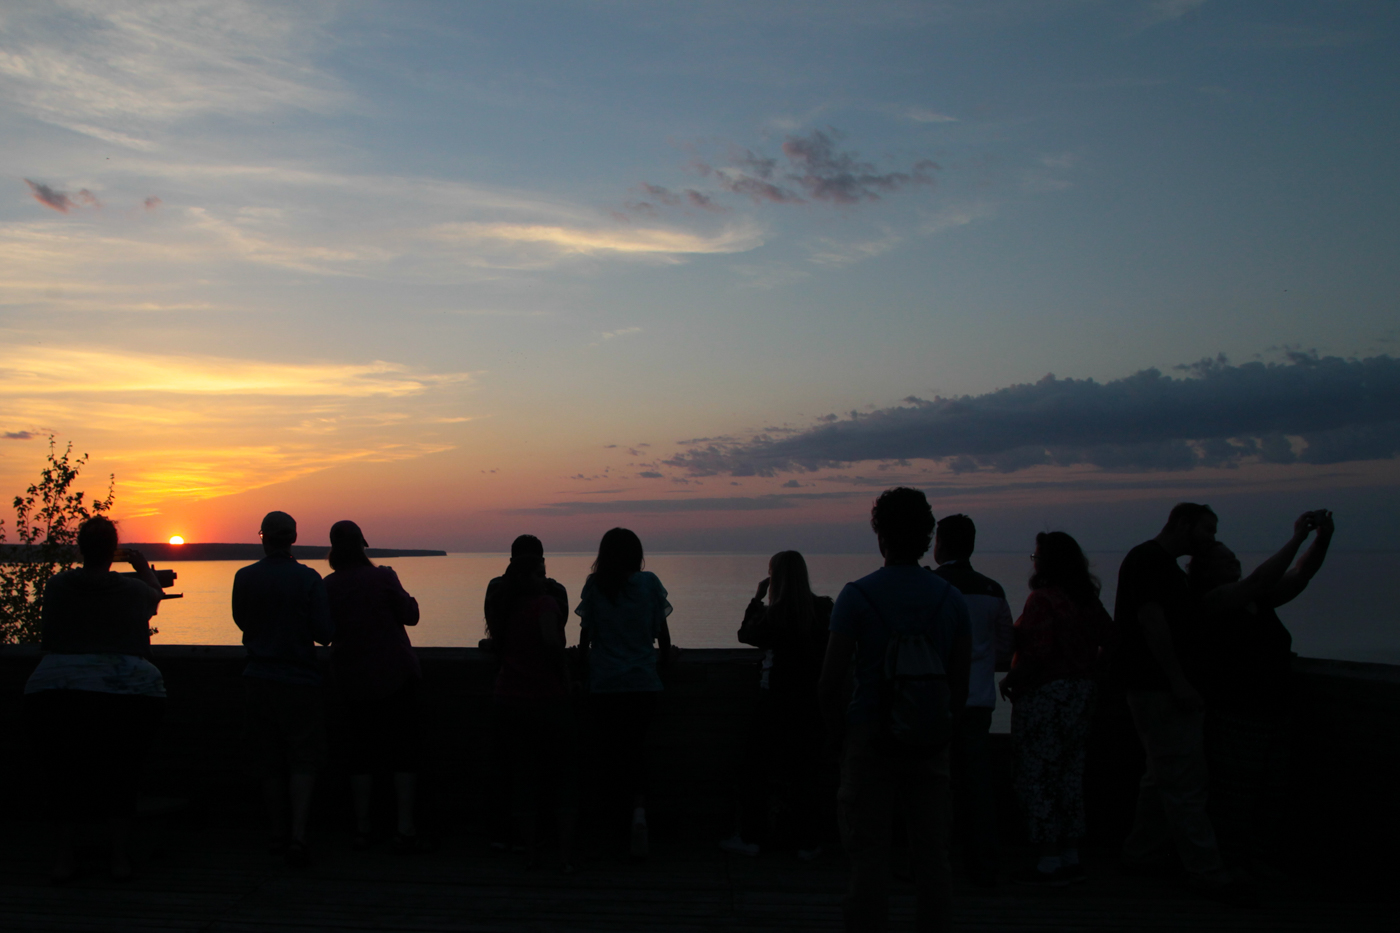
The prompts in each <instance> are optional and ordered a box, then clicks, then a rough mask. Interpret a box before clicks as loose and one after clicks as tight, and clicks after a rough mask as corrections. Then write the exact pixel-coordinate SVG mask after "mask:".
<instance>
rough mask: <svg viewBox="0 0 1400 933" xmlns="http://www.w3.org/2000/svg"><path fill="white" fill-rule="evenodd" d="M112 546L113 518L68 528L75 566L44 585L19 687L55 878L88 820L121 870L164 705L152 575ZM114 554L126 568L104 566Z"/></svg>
mask: <svg viewBox="0 0 1400 933" xmlns="http://www.w3.org/2000/svg"><path fill="white" fill-rule="evenodd" d="M117 544H118V542H117V526H116V524H115V523H114V522H112V521H111V520H110V519H108V518H106V517H104V516H101V515H98V516H94V517H93V518H89V519H88V520H87V521H85V522H83V524H82V525H81V526H80V527H79V528H78V550H79V551H80V552H81V553H82V556H83V565H82V566H81V567H75V568H73V569H72V570H65V571H63V572H62V573H60V574H57V575H56V576H54V577H53V578H52V579H50V580H49V582H48V584H47V585H46V586H45V587H44V604H43V609H42V613H41V621H42V624H43V634H42V636H41V642H40V647H41V648H42V649H43V652H44V656H43V659H42V660H40V661H39V666H38V667H37V668H35V670H34V673H33V674H32V675H30V677H29V680H28V682H27V683H26V684H25V685H24V707H25V710H24V711H25V717H26V719H27V724H28V727H29V731H30V735H31V737H32V739H33V742H34V745H35V746H36V750H37V751H38V753H39V759H40V762H41V764H42V767H43V773H44V791H45V797H46V803H47V809H48V817H49V819H50V820H51V822H52V823H53V824H54V827H55V829H56V840H55V842H56V844H57V846H56V847H57V852H56V856H55V859H54V865H53V870H52V872H51V874H50V878H51V879H52V880H53V881H55V882H58V883H62V882H65V881H69V880H71V879H72V878H74V877H75V876H76V875H77V873H78V862H77V856H76V848H75V833H76V831H77V827H78V825H79V824H87V823H95V822H105V823H106V824H107V828H108V831H109V833H110V839H111V873H112V877H113V878H114V879H116V880H118V881H124V880H126V879H128V878H130V877H131V875H132V863H131V849H130V838H131V830H132V826H133V822H134V818H135V816H136V800H137V795H138V793H139V791H140V787H141V767H142V765H143V764H144V763H145V758H146V753H147V751H148V750H149V749H150V747H151V740H152V738H153V737H154V735H155V731H156V729H157V728H158V727H159V726H160V721H161V717H162V716H163V715H164V710H165V681H164V679H163V678H162V677H161V673H160V671H159V670H157V669H156V666H155V665H154V664H152V663H151V660H150V659H151V635H150V620H151V616H153V615H155V613H156V610H157V609H158V608H159V607H160V600H161V588H160V581H159V580H158V579H157V577H156V575H155V573H154V571H152V570H151V567H150V565H149V564H147V563H146V559H145V558H144V557H142V556H141V554H140V552H139V551H135V550H132V549H131V548H122V547H118V546H117ZM114 561H124V562H127V563H130V564H131V566H132V569H134V570H135V571H136V573H135V574H134V575H132V574H121V573H116V572H114V571H113V570H112V563H113V562H114Z"/></svg>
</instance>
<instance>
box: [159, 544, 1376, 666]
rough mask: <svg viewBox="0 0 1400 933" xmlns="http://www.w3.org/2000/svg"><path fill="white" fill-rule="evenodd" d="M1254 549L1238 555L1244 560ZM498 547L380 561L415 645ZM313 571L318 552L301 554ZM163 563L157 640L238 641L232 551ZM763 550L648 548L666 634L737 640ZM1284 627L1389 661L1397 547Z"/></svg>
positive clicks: (1355, 557) (440, 630)
mask: <svg viewBox="0 0 1400 933" xmlns="http://www.w3.org/2000/svg"><path fill="white" fill-rule="evenodd" d="M1266 556H1267V555H1265V554H1241V555H1240V557H1241V560H1242V561H1243V562H1244V564H1245V566H1246V567H1253V566H1255V565H1256V564H1258V562H1259V561H1261V560H1263V559H1264V557H1266ZM1090 559H1091V560H1092V561H1093V563H1094V570H1095V572H1096V573H1098V574H1099V575H1100V576H1101V577H1102V578H1103V583H1104V592H1103V599H1104V604H1105V605H1107V606H1108V607H1109V609H1110V611H1111V610H1112V607H1113V592H1114V585H1115V583H1116V576H1117V572H1118V563H1119V561H1121V560H1122V555H1121V554H1092V555H1090ZM548 560H549V573H550V575H551V576H553V577H554V578H555V579H557V580H558V581H559V582H560V583H563V584H564V586H566V587H567V588H568V590H569V598H570V600H572V601H573V602H574V603H575V604H577V601H578V594H579V590H580V589H581V588H582V587H583V581H584V578H585V577H587V575H588V567H589V565H590V564H591V563H592V561H593V555H592V554H555V555H551V556H550V557H549V559H548ZM807 560H808V566H809V568H810V570H811V575H812V588H813V590H815V591H816V592H817V593H820V594H823V595H828V596H833V597H834V596H835V595H836V594H837V593H838V592H840V590H841V587H842V586H843V585H844V584H845V583H846V582H847V581H849V580H854V579H856V578H858V577H860V576H863V575H864V574H866V573H869V572H870V571H871V570H874V569H875V568H876V567H878V566H879V564H880V558H879V556H878V555H867V554H814V555H811V556H809V557H808V559H807ZM506 562H507V557H506V555H503V554H450V555H448V556H447V557H408V558H395V559H392V560H389V561H387V563H389V564H390V565H391V566H393V567H394V569H395V570H397V571H398V573H399V577H400V579H402V580H403V583H404V586H405V587H407V588H408V591H409V592H410V593H412V594H413V595H414V596H416V597H418V602H419V605H420V606H421V607H422V609H423V620H422V622H420V623H419V625H418V628H417V629H416V630H414V631H413V632H412V637H413V643H414V644H416V645H424V646H427V645H458V646H461V645H467V646H474V645H475V644H476V643H477V641H478V640H479V639H480V638H482V636H483V635H484V634H485V631H484V629H485V621H484V619H483V618H482V614H481V604H482V601H483V599H484V598H485V595H486V583H487V581H489V580H490V579H491V578H492V577H494V576H497V575H498V574H500V573H501V572H502V571H503V570H504V569H505V566H506ZM307 563H308V564H309V565H310V566H312V567H314V568H315V569H316V570H317V571H319V572H320V573H322V574H326V573H329V572H330V568H329V567H327V566H326V563H325V561H308V562H307ZM974 564H975V566H976V567H977V568H978V569H979V570H981V571H982V572H983V573H985V574H987V575H988V576H990V577H992V578H994V579H996V580H998V581H1000V582H1001V584H1002V585H1003V586H1004V587H1006V594H1007V598H1008V599H1009V600H1010V602H1011V608H1012V613H1013V614H1016V613H1018V612H1019V610H1020V607H1021V605H1022V604H1023V603H1024V602H1025V598H1026V575H1027V573H1028V572H1029V570H1030V561H1029V560H1028V559H1027V557H1026V555H1025V554H1024V553H1020V552H1017V553H1014V554H979V555H977V557H976V559H975V560H974ZM162 566H169V567H172V568H174V569H175V570H176V572H177V573H179V579H178V581H177V582H176V586H175V591H176V592H183V593H184V594H185V598H184V599H181V600H175V601H170V602H166V603H164V604H162V606H161V613H160V615H159V616H158V617H157V618H156V620H155V622H156V625H157V627H159V629H160V634H159V635H157V636H156V638H155V641H156V642H157V643H163V644H204V645H219V644H224V645H228V644H239V643H240V642H241V641H242V638H241V635H240V633H239V631H238V629H237V628H236V627H235V626H234V624H233V619H232V617H231V616H230V614H229V594H230V592H231V590H232V586H233V574H234V572H235V571H236V570H237V569H238V568H239V567H241V566H243V562H241V561H180V562H174V563H170V564H163V565H162ZM767 566H768V563H767V557H766V556H763V555H754V554H654V555H650V556H648V558H647V569H649V570H651V571H653V572H655V573H656V574H657V576H659V577H660V578H661V581H662V583H664V584H665V586H666V589H667V590H668V591H670V594H671V605H672V606H674V607H675V613H674V614H673V615H672V616H671V632H672V636H673V638H674V639H675V641H676V643H677V644H678V645H681V646H682V647H689V648H731V647H737V646H738V642H736V641H735V639H734V633H735V632H736V631H737V630H738V628H739V621H740V619H742V618H743V615H744V606H745V604H747V602H748V600H749V599H750V598H751V597H752V596H753V594H754V589H755V587H756V586H757V585H758V581H759V580H760V579H762V578H763V577H764V575H765V574H766V573H767ZM1279 615H1280V616H1281V617H1282V618H1283V621H1284V622H1285V623H1286V624H1287V625H1288V627H1289V629H1290V630H1291V631H1292V632H1293V639H1294V648H1295V650H1296V651H1298V653H1299V654H1303V655H1306V656H1309V657H1330V658H1342V659H1346V660H1352V661H1381V662H1386V663H1400V554H1396V553H1386V554H1377V553H1361V554H1345V553H1340V554H1332V555H1331V556H1330V557H1329V558H1328V559H1327V563H1326V564H1325V565H1324V566H1323V568H1322V571H1321V572H1320V573H1319V574H1318V576H1317V578H1316V579H1315V580H1313V582H1312V585H1311V586H1310V587H1309V588H1308V590H1307V591H1306V592H1304V593H1303V595H1302V596H1300V597H1299V598H1298V599H1297V600H1295V601H1294V602H1293V603H1291V604H1289V605H1288V606H1285V607H1283V608H1282V609H1280V610H1279ZM576 622H577V620H576V619H574V620H571V623H570V641H571V642H572V641H575V640H577V628H575V627H574V626H575V625H576Z"/></svg>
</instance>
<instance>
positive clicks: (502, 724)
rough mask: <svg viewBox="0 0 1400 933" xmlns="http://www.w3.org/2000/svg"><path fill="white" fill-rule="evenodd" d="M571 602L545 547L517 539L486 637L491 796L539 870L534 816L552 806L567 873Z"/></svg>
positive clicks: (496, 589) (490, 604)
mask: <svg viewBox="0 0 1400 933" xmlns="http://www.w3.org/2000/svg"><path fill="white" fill-rule="evenodd" d="M568 613H569V597H568V594H567V592H565V590H564V587H563V586H561V585H560V584H558V583H556V582H555V581H554V580H551V579H550V578H549V577H548V576H547V575H546V573H545V561H544V545H543V544H542V543H540V539H539V538H536V537H535V536H534V535H521V536H520V537H518V538H516V539H515V541H514V542H513V543H512V544H511V546H510V563H509V564H508V565H507V567H506V572H505V573H504V574H502V575H501V576H499V577H496V578H495V579H493V580H492V581H491V583H490V585H488V586H487V588H486V632H487V635H488V636H489V637H490V639H491V649H492V651H494V652H495V654H496V658H497V660H498V661H499V662H500V671H499V673H498V674H497V675H496V684H495V687H494V688H493V690H492V696H491V721H492V731H493V733H494V737H495V747H496V754H497V764H498V767H497V773H496V779H497V781H498V782H502V783H498V785H497V790H498V793H499V794H500V796H501V797H502V798H503V799H504V800H508V801H509V814H510V818H511V822H512V823H513V825H514V832H515V845H516V848H517V849H519V850H521V851H523V852H524V853H525V862H526V865H527V866H529V867H534V866H537V865H539V864H540V858H539V855H538V848H539V840H538V837H537V831H536V825H537V819H536V814H537V812H538V809H539V805H540V800H541V797H542V795H544V794H545V793H546V792H547V793H548V796H549V797H550V798H551V800H552V802H553V810H554V815H555V827H556V829H557V832H558V844H559V864H560V868H561V869H562V870H563V871H564V872H566V873H567V872H571V871H573V857H572V850H573V836H574V823H575V814H576V812H577V804H576V802H575V801H576V794H575V789H574V788H575V781H574V759H575V757H576V756H575V754H574V720H573V710H572V708H571V707H570V705H569V668H568V662H567V660H566V655H565V644H566V638H565V634H564V625H565V623H566V621H567V620H568V617H569V616H568Z"/></svg>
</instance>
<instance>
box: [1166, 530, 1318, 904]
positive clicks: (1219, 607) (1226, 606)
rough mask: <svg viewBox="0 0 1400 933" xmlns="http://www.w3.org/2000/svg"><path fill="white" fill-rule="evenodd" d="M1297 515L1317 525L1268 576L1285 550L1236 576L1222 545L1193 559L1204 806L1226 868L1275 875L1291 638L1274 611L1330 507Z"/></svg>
mask: <svg viewBox="0 0 1400 933" xmlns="http://www.w3.org/2000/svg"><path fill="white" fill-rule="evenodd" d="M1304 519H1305V520H1306V521H1307V522H1308V523H1309V524H1311V525H1312V526H1313V527H1315V528H1316V530H1317V537H1316V538H1315V539H1314V540H1313V543H1312V545H1311V546H1310V547H1309V548H1308V550H1307V551H1306V552H1305V553H1304V554H1303V556H1302V557H1300V558H1298V562H1297V563H1296V564H1295V565H1294V566H1293V567H1292V568H1291V569H1289V570H1288V571H1287V572H1286V573H1284V574H1282V575H1281V576H1280V577H1279V578H1277V579H1272V577H1273V573H1274V572H1275V571H1277V569H1278V568H1279V567H1280V566H1282V565H1283V564H1284V563H1285V562H1286V560H1287V559H1288V557H1289V556H1291V553H1292V552H1293V550H1294V548H1293V546H1292V542H1291V541H1290V542H1289V544H1288V545H1285V547H1284V549H1283V551H1281V552H1280V553H1279V554H1275V555H1274V557H1273V558H1271V559H1270V560H1269V561H1266V562H1265V564H1264V565H1261V567H1260V570H1264V573H1263V574H1261V573H1260V570H1256V571H1255V572H1254V573H1252V574H1250V576H1249V577H1248V578H1243V579H1242V573H1241V571H1242V568H1241V566H1240V562H1239V559H1238V558H1237V557H1235V555H1234V552H1232V551H1231V550H1230V549H1229V548H1228V547H1226V546H1225V545H1224V544H1221V543H1219V542H1217V543H1216V544H1215V545H1213V546H1212V547H1211V548H1209V549H1207V550H1206V551H1204V552H1202V553H1201V554H1198V555H1197V556H1196V557H1194V558H1192V560H1191V563H1190V566H1189V567H1188V568H1187V576H1188V578H1189V580H1190V583H1191V589H1192V591H1193V593H1194V594H1196V595H1197V597H1198V598H1199V599H1200V600H1201V602H1202V604H1203V606H1204V608H1205V612H1206V643H1207V645H1208V646H1209V652H1208V657H1209V662H1210V663H1209V665H1208V666H1207V668H1206V673H1205V675H1204V677H1203V679H1202V685H1201V686H1202V692H1203V693H1204V694H1205V698H1206V723H1205V733H1206V754H1207V760H1208V761H1209V763H1210V810H1211V818H1212V820H1213V821H1214V823H1215V826H1216V829H1217V831H1218V833H1219V837H1220V847H1221V849H1222V851H1223V852H1224V853H1225V858H1226V861H1227V863H1228V864H1229V866H1230V868H1231V870H1232V871H1235V872H1237V873H1239V874H1242V875H1244V876H1245V877H1248V876H1250V875H1256V874H1258V873H1260V872H1274V873H1278V872H1279V871H1280V869H1279V862H1278V860H1279V858H1280V856H1281V854H1282V852H1283V851H1284V839H1283V833H1282V826H1283V814H1284V812H1285V810H1286V808H1287V805H1288V801H1287V799H1286V790H1287V784H1288V776H1289V774H1290V773H1291V769H1290V762H1289V749H1290V747H1291V744H1292V741H1291V739H1292V728H1291V726H1292V710H1293V704H1294V684H1293V677H1294V675H1293V669H1292V666H1293V657H1294V655H1293V651H1292V646H1293V638H1292V636H1291V635H1290V634H1289V632H1288V629H1287V628H1285V627H1284V625H1283V622H1282V621H1280V620H1279V617H1278V614H1277V613H1276V612H1275V611H1274V610H1275V609H1276V608H1277V607H1278V606H1282V605H1284V604H1285V603H1287V602H1289V601H1291V600H1292V599H1294V598H1295V597H1297V596H1298V594H1299V593H1301V592H1302V591H1303V590H1304V588H1306V587H1307V585H1308V582H1309V581H1310V580H1311V579H1312V578H1313V576H1314V575H1315V574H1316V573H1317V571H1318V569H1319V568H1320V567H1321V566H1322V562H1323V560H1324V559H1325V558H1326V556H1327V549H1328V547H1329V546H1330V544H1331V542H1332V534H1333V531H1334V525H1333V521H1332V513H1330V512H1328V511H1326V510H1325V509H1323V510H1319V511H1316V512H1312V513H1309V516H1304Z"/></svg>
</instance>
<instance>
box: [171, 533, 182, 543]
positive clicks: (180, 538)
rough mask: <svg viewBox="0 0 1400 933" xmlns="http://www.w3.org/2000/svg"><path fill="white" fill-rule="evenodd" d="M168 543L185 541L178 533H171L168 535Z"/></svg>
mask: <svg viewBox="0 0 1400 933" xmlns="http://www.w3.org/2000/svg"><path fill="white" fill-rule="evenodd" d="M170 543H171V544H184V543H185V539H184V538H182V537H180V536H179V535H171V536H170Z"/></svg>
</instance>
